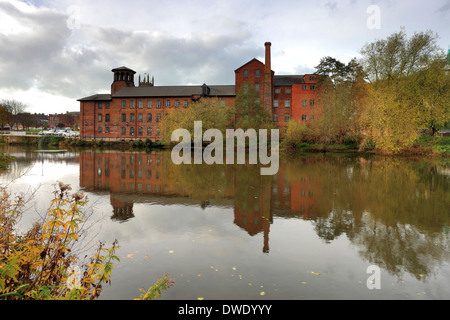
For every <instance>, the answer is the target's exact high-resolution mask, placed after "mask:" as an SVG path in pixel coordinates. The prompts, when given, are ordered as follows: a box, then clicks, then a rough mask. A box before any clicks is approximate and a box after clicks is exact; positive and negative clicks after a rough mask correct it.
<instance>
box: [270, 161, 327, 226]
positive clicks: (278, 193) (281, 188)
mask: <svg viewBox="0 0 450 320" xmlns="http://www.w3.org/2000/svg"><path fill="white" fill-rule="evenodd" d="M305 161H306V162H307V161H308V160H305ZM305 164H307V163H305ZM306 168H307V167H306V166H305V167H304V169H303V170H300V171H298V168H296V169H297V170H296V171H295V172H290V173H288V172H287V169H286V167H285V166H280V169H279V170H278V174H277V175H274V176H273V179H272V203H273V207H274V215H276V216H291V217H292V216H301V217H302V218H303V219H305V220H309V219H314V218H316V214H315V213H314V210H313V208H314V205H315V204H316V201H317V198H318V196H322V182H321V181H320V180H319V179H318V178H317V177H316V176H315V175H314V174H313V173H311V172H308V170H307V169H306Z"/></svg>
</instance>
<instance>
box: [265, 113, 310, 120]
mask: <svg viewBox="0 0 450 320" xmlns="http://www.w3.org/2000/svg"><path fill="white" fill-rule="evenodd" d="M290 117H291V116H290V115H289V114H288V113H286V114H285V115H284V121H285V122H288V121H289V120H290ZM307 120H308V116H307V115H305V114H303V115H302V121H307ZM309 120H314V115H311V116H309ZM273 121H275V122H278V114H274V115H273Z"/></svg>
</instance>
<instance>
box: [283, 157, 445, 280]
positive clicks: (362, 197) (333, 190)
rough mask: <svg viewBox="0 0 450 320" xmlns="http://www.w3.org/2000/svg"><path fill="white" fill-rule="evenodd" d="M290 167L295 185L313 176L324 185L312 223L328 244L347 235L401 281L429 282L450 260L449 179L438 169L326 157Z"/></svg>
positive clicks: (403, 161)
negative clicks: (405, 275)
mask: <svg viewBox="0 0 450 320" xmlns="http://www.w3.org/2000/svg"><path fill="white" fill-rule="evenodd" d="M287 165H288V173H289V175H290V176H291V180H295V177H296V176H297V177H298V176H300V175H302V174H305V173H307V174H309V175H313V176H315V178H316V179H319V180H320V181H321V182H322V191H323V193H322V195H321V196H320V199H317V201H316V204H315V206H314V216H313V219H312V220H313V224H314V226H315V229H316V232H317V234H318V235H319V236H320V237H321V238H322V239H324V240H325V241H326V242H331V241H333V240H334V239H336V238H337V237H339V236H341V235H343V234H345V235H346V236H347V237H348V238H349V240H350V241H351V242H352V243H353V244H355V245H357V246H358V247H359V252H360V254H361V256H362V257H364V259H367V260H368V261H370V263H373V264H377V265H378V266H380V267H384V268H385V269H386V270H388V271H389V272H391V273H393V274H395V275H400V274H401V273H402V272H403V271H404V272H409V273H411V274H413V275H415V276H417V277H422V276H426V275H429V274H430V273H431V272H432V269H433V268H434V266H435V264H440V263H442V262H444V261H447V260H448V244H447V240H446V238H445V234H444V233H443V232H442V228H443V226H444V227H445V226H448V218H449V216H448V207H449V205H450V193H449V189H450V188H449V178H448V177H446V176H444V175H439V174H438V173H437V170H436V166H435V164H434V163H432V162H428V161H421V162H418V161H410V160H406V159H398V158H378V157H375V158H373V159H371V160H368V161H367V160H366V159H363V158H362V159H360V158H348V157H334V156H333V157H328V156H325V157H317V158H312V159H308V161H303V163H302V164H301V165H298V164H297V165H292V164H287ZM419 274H420V275H422V276H419Z"/></svg>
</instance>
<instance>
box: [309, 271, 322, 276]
mask: <svg viewBox="0 0 450 320" xmlns="http://www.w3.org/2000/svg"><path fill="white" fill-rule="evenodd" d="M311 273H312V274H314V275H316V276H318V275H320V273H318V272H314V271H311Z"/></svg>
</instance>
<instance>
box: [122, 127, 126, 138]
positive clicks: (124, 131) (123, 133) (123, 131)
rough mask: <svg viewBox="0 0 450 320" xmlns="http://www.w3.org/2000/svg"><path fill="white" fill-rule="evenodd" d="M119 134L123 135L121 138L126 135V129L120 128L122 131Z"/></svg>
mask: <svg viewBox="0 0 450 320" xmlns="http://www.w3.org/2000/svg"><path fill="white" fill-rule="evenodd" d="M120 134H121V135H123V136H124V135H126V134H127V128H125V127H122V129H121V131H120Z"/></svg>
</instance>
